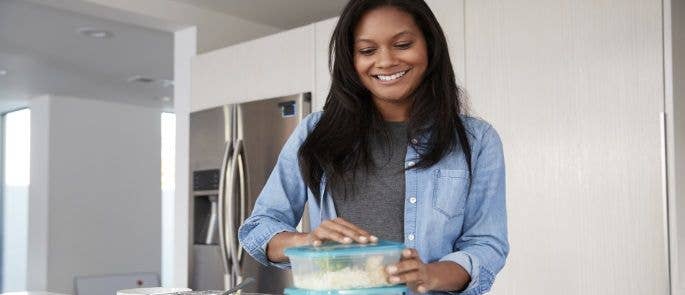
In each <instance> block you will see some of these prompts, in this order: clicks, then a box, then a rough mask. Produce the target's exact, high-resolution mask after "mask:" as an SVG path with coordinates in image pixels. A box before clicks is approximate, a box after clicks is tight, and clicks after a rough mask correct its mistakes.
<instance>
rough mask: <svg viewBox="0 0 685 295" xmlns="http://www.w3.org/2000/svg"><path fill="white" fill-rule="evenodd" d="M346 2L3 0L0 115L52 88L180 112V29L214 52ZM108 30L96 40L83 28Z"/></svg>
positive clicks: (323, 15) (326, 14)
mask: <svg viewBox="0 0 685 295" xmlns="http://www.w3.org/2000/svg"><path fill="white" fill-rule="evenodd" d="M346 2H347V0H325V1H322V0H145V1H138V0H136V1H110V0H0V72H1V71H2V70H6V71H7V74H6V75H2V74H0V113H4V112H7V111H10V110H13V109H18V108H22V107H26V106H27V105H28V100H29V99H30V98H32V97H36V96H39V95H43V94H51V95H55V96H72V97H81V98H87V99H97V100H103V101H111V102H118V103H127V104H135V105H141V106H148V107H154V108H159V109H161V110H172V109H173V101H163V100H160V98H162V97H172V96H173V87H168V86H167V87H165V85H163V84H162V83H156V82H155V83H150V84H142V83H130V82H128V81H127V80H128V79H129V78H130V77H132V76H136V75H140V76H146V77H151V78H158V79H168V80H171V79H172V78H173V31H174V30H175V29H178V28H183V27H187V26H189V25H194V26H197V28H198V51H199V52H206V51H210V50H213V49H217V48H222V47H225V46H229V45H232V44H236V43H240V42H244V41H246V40H251V39H255V38H259V37H262V36H265V35H269V34H273V33H275V32H278V31H282V30H287V29H291V28H295V27H298V26H302V25H306V24H309V23H312V22H316V21H319V20H324V19H327V18H330V17H334V16H336V15H338V14H339V11H340V10H341V9H342V7H343V6H344V4H345V3H346ZM83 27H88V28H96V29H106V30H108V31H111V32H112V33H113V34H114V37H113V38H109V39H95V38H89V37H85V36H83V35H80V34H78V33H77V30H78V29H79V28H83Z"/></svg>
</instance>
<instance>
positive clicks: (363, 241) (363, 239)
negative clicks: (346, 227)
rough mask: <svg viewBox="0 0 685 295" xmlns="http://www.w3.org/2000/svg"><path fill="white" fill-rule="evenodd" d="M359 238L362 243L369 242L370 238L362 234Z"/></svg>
mask: <svg viewBox="0 0 685 295" xmlns="http://www.w3.org/2000/svg"><path fill="white" fill-rule="evenodd" d="M359 240H360V241H361V242H362V243H366V242H368V240H369V239H367V238H366V237H365V236H361V237H359Z"/></svg>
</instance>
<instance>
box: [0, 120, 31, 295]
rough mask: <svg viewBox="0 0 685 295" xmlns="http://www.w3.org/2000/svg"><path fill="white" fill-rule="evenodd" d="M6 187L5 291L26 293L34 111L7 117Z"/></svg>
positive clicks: (4, 174) (4, 148) (4, 197)
mask: <svg viewBox="0 0 685 295" xmlns="http://www.w3.org/2000/svg"><path fill="white" fill-rule="evenodd" d="M3 119H4V132H3V135H4V136H3V148H2V149H3V151H4V152H3V155H2V156H3V158H2V159H3V164H4V167H3V170H2V173H3V187H2V207H1V208H2V214H1V215H0V216H1V217H2V221H1V222H0V224H1V225H2V241H1V242H2V247H0V249H2V253H1V255H2V260H1V261H2V269H1V272H0V274H1V275H0V277H1V279H2V283H1V284H0V287H1V290H2V292H11V291H25V290H26V264H27V249H28V245H27V240H28V206H29V204H28V197H29V179H30V177H29V167H30V151H31V111H30V110H29V109H23V110H19V111H15V112H11V113H7V114H5V115H4V118H3Z"/></svg>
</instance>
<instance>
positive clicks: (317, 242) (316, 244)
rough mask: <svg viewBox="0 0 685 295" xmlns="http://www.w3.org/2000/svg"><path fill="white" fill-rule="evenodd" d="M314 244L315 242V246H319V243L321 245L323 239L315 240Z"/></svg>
mask: <svg viewBox="0 0 685 295" xmlns="http://www.w3.org/2000/svg"><path fill="white" fill-rule="evenodd" d="M312 244H313V245H314V246H319V245H321V241H314V243H312Z"/></svg>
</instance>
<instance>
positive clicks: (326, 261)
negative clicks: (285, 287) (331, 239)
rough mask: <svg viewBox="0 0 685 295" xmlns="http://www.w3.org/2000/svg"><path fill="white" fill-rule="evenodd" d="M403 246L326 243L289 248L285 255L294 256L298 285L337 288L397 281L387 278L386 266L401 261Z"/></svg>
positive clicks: (384, 242)
mask: <svg viewBox="0 0 685 295" xmlns="http://www.w3.org/2000/svg"><path fill="white" fill-rule="evenodd" d="M403 249H404V244H402V243H397V242H391V241H379V242H378V243H370V244H339V243H326V244H324V245H322V246H319V247H314V246H302V247H294V248H288V249H285V255H287V256H288V258H289V259H290V263H291V265H292V274H293V284H294V285H295V287H296V288H298V289H307V290H329V291H335V290H348V289H361V288H377V287H384V286H392V285H395V284H391V283H389V282H388V281H387V274H386V272H385V267H386V266H388V265H392V264H395V263H397V262H399V260H400V256H401V254H402V250H403ZM325 294H329V293H325ZM330 294H343V293H330ZM344 294H347V293H344ZM374 294H375V293H374ZM379 294H380V293H379ZM382 294H386V293H382Z"/></svg>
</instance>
